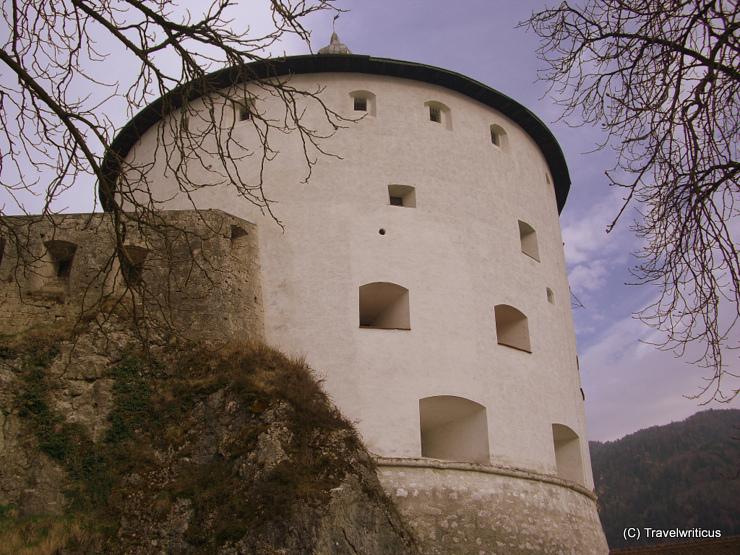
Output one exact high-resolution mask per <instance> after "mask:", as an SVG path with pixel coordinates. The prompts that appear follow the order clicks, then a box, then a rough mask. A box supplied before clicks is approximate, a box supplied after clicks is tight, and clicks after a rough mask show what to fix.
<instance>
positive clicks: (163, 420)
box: [0, 336, 372, 553]
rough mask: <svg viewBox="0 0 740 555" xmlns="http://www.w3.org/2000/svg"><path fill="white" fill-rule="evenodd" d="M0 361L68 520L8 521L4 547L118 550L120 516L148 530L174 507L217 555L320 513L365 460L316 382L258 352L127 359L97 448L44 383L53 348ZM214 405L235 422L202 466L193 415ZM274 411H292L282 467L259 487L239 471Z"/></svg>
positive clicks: (0, 352) (18, 350)
mask: <svg viewBox="0 0 740 555" xmlns="http://www.w3.org/2000/svg"><path fill="white" fill-rule="evenodd" d="M0 356H3V357H4V358H9V357H11V356H13V357H16V360H20V361H21V363H20V365H19V368H18V385H19V387H18V391H17V394H16V401H17V403H16V410H17V411H18V414H19V415H20V416H21V417H22V418H23V420H24V421H25V422H26V423H27V425H28V426H29V429H30V430H31V431H32V433H33V435H34V436H35V438H36V440H37V443H38V448H39V450H40V451H42V452H43V453H44V454H45V455H46V456H48V457H50V458H51V459H52V460H54V461H56V462H57V463H58V464H59V465H61V466H62V468H64V469H65V470H66V473H67V476H68V478H69V484H68V486H69V487H68V488H67V490H66V492H65V493H66V496H67V498H68V502H69V509H70V510H69V513H68V516H67V518H64V519H61V518H60V517H52V516H45V517H39V518H40V520H37V521H36V524H29V521H27V520H24V519H21V518H19V517H17V515H16V516H15V517H12V516H11V517H8V516H7V515H6V516H5V518H4V520H3V521H2V522H3V524H2V527H1V528H0V542H2V543H3V544H5V545H11V544H12V545H15V544H13V543H12V542H13V541H16V540H15V539H14V538H22V537H26V538H27V539H28V538H30V537H31V536H33V537H34V538H36V539H34V540H33V541H35V542H36V544H37V545H41V543H39V542H41V541H47V539H48V542H51V543H49V545H52V544H53V543H54V542H57V543H59V542H62V544H61V545H67V544H69V545H72V544H74V543H75V542H77V543H79V542H82V541H85V542H88V543H94V542H96V541H105V539H106V538H108V539H112V538H115V537H116V534H117V532H118V529H119V526H120V522H121V517H122V514H123V513H124V512H125V511H127V510H130V508H131V503H132V501H131V499H133V498H134V497H135V496H139V497H138V499H139V502H140V503H141V508H142V510H147V511H149V512H151V513H152V514H151V519H152V520H153V521H157V520H159V521H162V520H163V519H165V518H166V517H167V515H168V514H171V511H172V509H173V506H174V505H175V503H176V502H177V501H178V500H183V499H184V500H187V501H188V502H189V503H190V504H191V507H192V510H193V515H192V517H191V519H190V526H189V527H188V530H187V533H186V535H185V537H186V540H187V541H188V543H190V544H191V545H193V546H199V547H200V548H201V549H203V550H206V551H208V550H213V549H215V548H217V547H218V546H220V545H223V544H224V543H226V542H230V541H235V540H238V539H240V538H242V537H244V536H245V535H248V534H259V532H260V530H261V529H262V526H263V525H264V524H265V523H268V522H269V523H272V524H273V525H275V526H278V527H279V525H280V523H281V522H287V519H288V518H289V517H290V514H291V511H292V510H293V508H294V507H295V506H297V504H299V503H300V504H302V505H304V506H306V505H307V506H313V507H320V506H322V504H324V503H326V502H327V501H328V499H329V498H330V490H331V489H332V488H334V487H336V486H338V485H339V484H340V483H341V481H342V479H343V478H344V476H345V475H346V473H347V472H348V471H349V470H350V467H351V465H352V464H353V461H351V460H349V457H348V456H347V454H348V453H353V452H357V451H359V450H361V449H362V447H361V444H360V442H359V439H358V437H357V434H356V432H355V431H354V429H353V428H352V426H351V425H350V424H349V423H348V422H347V421H346V420H345V419H344V418H343V417H342V416H341V415H340V414H339V412H338V411H337V410H336V409H334V408H333V407H332V405H331V404H330V403H329V401H328V399H327V397H326V395H325V394H324V392H323V391H322V389H321V386H320V384H319V382H318V381H317V380H316V379H315V377H314V375H313V373H312V371H311V370H310V369H309V368H308V367H307V366H306V365H305V364H304V363H303V362H301V361H295V360H289V359H287V358H286V357H285V356H283V355H282V354H280V353H278V352H276V351H274V350H271V349H269V348H267V347H264V346H257V345H253V346H227V347H224V348H222V349H221V350H219V351H217V352H213V351H207V350H204V349H200V348H196V347H192V346H191V347H188V348H187V349H183V350H180V351H179V352H177V353H172V352H170V353H168V354H167V355H165V356H164V357H163V359H162V360H160V361H153V360H152V359H151V358H149V357H145V356H144V355H143V354H142V353H140V352H137V351H135V350H131V351H129V352H128V353H127V354H126V355H125V356H124V357H123V358H122V359H121V360H120V361H119V362H118V363H117V364H116V365H115V366H113V367H112V368H111V369H110V371H109V376H108V377H109V378H111V379H112V380H113V386H112V392H113V404H112V408H111V411H110V413H109V415H108V430H107V432H106V433H105V435H104V437H103V438H102V440H100V441H98V442H95V441H93V440H92V439H91V436H90V434H89V433H88V431H87V430H86V429H85V427H84V426H82V425H81V424H78V423H73V422H69V421H67V420H66V419H65V418H64V417H63V415H62V414H60V413H59V411H57V410H55V408H54V407H53V403H52V401H51V394H52V389H53V387H55V382H54V380H53V379H52V378H51V377H50V376H49V375H48V368H49V366H50V364H51V363H52V361H53V360H54V359H55V357H57V356H58V348H57V343H56V342H55V341H54V339H53V337H51V336H49V337H46V338H45V339H44V341H43V342H39V341H38V336H34V340H33V343H25V344H23V342H20V343H18V342H16V343H15V344H12V345H7V344H6V346H5V347H2V346H0ZM218 396H221V397H222V398H223V399H224V406H230V405H228V403H234V404H235V405H234V406H235V407H237V408H236V409H235V410H237V411H238V412H239V414H240V416H239V418H237V419H235V422H236V423H235V424H234V426H235V429H234V430H233V434H232V435H231V438H232V439H231V441H229V442H226V443H225V444H223V445H220V446H219V449H218V452H217V453H216V454H215V455H212V456H209V457H208V458H207V460H203V461H199V462H198V461H197V459H198V456H199V452H198V450H199V449H201V448H202V446H199V443H198V441H199V438H198V437H197V436H198V429H200V428H203V425H204V424H203V418H202V417H201V416H198V414H202V409H203V407H205V406H208V404H209V403H213V399H214V398H216V397H218ZM278 406H284V407H288V409H289V410H288V417H287V422H286V426H287V428H288V430H289V431H290V436H291V438H292V440H291V441H290V442H289V445H287V446H286V451H287V458H286V459H285V460H283V461H282V462H280V463H279V464H277V465H276V466H275V467H274V468H272V469H271V470H270V471H269V472H268V473H266V474H265V475H264V476H262V477H261V478H260V479H259V480H250V476H249V475H247V476H245V475H244V473H243V472H242V471H241V470H240V468H242V469H243V467H244V461H248V460H249V459H250V456H252V454H253V452H254V450H255V448H256V445H257V441H258V438H259V436H260V434H261V433H262V432H264V431H265V429H266V426H267V424H266V422H265V415H266V414H267V411H268V410H270V409H275V408H276V407H278ZM222 408H223V407H221V409H222ZM221 409H218V410H221ZM199 410H201V413H199ZM220 416H221V415H220ZM337 431H338V432H340V433H338V434H334V436H332V437H339V438H340V439H341V443H342V444H341V445H338V446H332V447H331V448H327V446H326V445H325V442H326V438H327V437H329V434H330V432H337ZM167 453H177V454H178V455H177V456H178V457H179V458H178V461H177V463H176V464H175V465H174V466H173V467H172V468H173V469H174V470H173V471H172V472H171V474H172V476H170V477H169V478H168V479H167V480H166V481H165V482H163V481H162V480H159V479H157V478H156V477H157V476H159V474H158V472H160V471H161V470H162V459H163V457H164V456H165V455H166V454H167ZM364 464H372V463H371V462H370V461H369V460H367V461H365V462H364ZM132 476H137V477H138V481H132V480H131V479H130V478H131V477H132ZM127 503H128V505H127ZM127 507H128V508H127ZM44 519H46V520H44ZM39 523H41V524H39ZM93 523H94V524H93ZM29 526H30V527H29ZM34 534H35V535H34ZM44 538H46V539H44ZM54 538H56V539H54ZM64 542H67V543H64ZM49 549H51V548H49ZM19 552H21V551H19ZM38 552H40V553H43V552H44V551H43V550H41V548H39V551H38ZM49 552H54V550H53V549H52V550H51V551H49Z"/></svg>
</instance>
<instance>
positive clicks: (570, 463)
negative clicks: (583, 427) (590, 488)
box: [552, 424, 583, 484]
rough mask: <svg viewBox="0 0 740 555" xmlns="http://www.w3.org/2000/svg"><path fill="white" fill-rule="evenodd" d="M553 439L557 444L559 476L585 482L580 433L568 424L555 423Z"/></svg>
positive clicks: (556, 455) (556, 461)
mask: <svg viewBox="0 0 740 555" xmlns="http://www.w3.org/2000/svg"><path fill="white" fill-rule="evenodd" d="M552 441H553V444H554V446H555V465H556V467H557V473H558V476H559V477H560V478H563V479H565V480H570V481H572V482H577V483H579V484H583V461H582V460H581V442H580V441H579V439H578V434H576V433H575V432H574V431H573V430H571V429H570V428H569V427H568V426H564V425H562V424H553V425H552Z"/></svg>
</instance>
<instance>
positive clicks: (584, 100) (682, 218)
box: [520, 0, 740, 402]
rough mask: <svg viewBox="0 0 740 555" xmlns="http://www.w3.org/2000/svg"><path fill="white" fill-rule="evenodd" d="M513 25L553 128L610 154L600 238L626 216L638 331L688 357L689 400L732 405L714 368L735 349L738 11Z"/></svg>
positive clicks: (608, 11)
mask: <svg viewBox="0 0 740 555" xmlns="http://www.w3.org/2000/svg"><path fill="white" fill-rule="evenodd" d="M520 25H522V26H525V27H527V28H528V29H530V30H532V31H534V32H535V34H537V36H538V37H539V38H540V39H541V45H540V48H539V50H538V54H539V56H540V59H541V60H543V61H544V62H545V69H544V70H543V71H542V73H541V75H540V77H541V79H543V80H546V81H548V82H549V84H550V85H549V86H550V89H549V92H550V93H552V94H553V96H554V98H555V99H556V101H557V102H558V104H559V105H560V106H561V107H562V109H563V111H562V118H563V119H566V120H568V119H569V118H571V116H576V119H579V120H580V121H581V122H585V123H588V124H599V125H600V126H601V128H602V129H604V130H605V132H606V133H607V135H608V139H607V141H606V142H605V143H604V144H603V145H602V147H603V146H606V145H607V144H610V145H612V146H614V147H615V149H616V151H617V153H618V162H617V166H616V168H615V169H614V170H613V171H612V172H609V173H607V176H608V178H609V180H610V182H611V184H612V185H614V186H618V187H621V188H624V189H625V191H626V195H625V201H624V204H623V205H622V206H621V208H620V209H619V210H618V212H617V214H616V215H615V218H614V220H613V221H612V222H611V224H610V225H609V226H608V231H610V230H611V229H612V228H613V227H614V226H615V225H616V224H617V222H618V220H619V219H620V218H621V217H622V216H623V215H624V213H625V210H626V208H627V207H628V206H633V207H634V208H636V209H637V211H638V212H639V214H640V216H639V217H638V218H637V219H636V221H635V222H633V224H632V229H633V230H634V231H635V233H636V235H637V236H638V237H639V238H640V239H641V240H642V246H641V250H640V251H639V252H638V253H637V256H638V257H639V263H638V264H637V266H636V267H635V268H633V274H634V276H635V277H636V282H637V283H639V284H652V285H656V286H657V289H658V291H659V294H658V297H657V299H656V300H655V301H654V302H653V303H651V304H650V305H649V306H647V307H645V308H644V309H643V310H641V311H640V312H639V313H638V316H639V318H641V319H642V320H643V321H644V322H646V323H647V324H648V325H650V326H653V327H655V328H657V329H658V330H661V331H662V332H663V333H664V340H662V341H661V342H659V343H658V347H660V348H661V349H668V350H672V351H674V353H675V354H676V355H677V356H683V355H685V354H686V352H687V348H688V347H689V346H690V345H694V346H698V348H699V351H700V354H699V356H698V357H694V358H693V359H692V362H694V363H696V364H698V365H700V366H702V367H707V368H709V369H710V375H709V376H708V378H707V382H706V384H705V386H704V387H703V388H702V391H701V393H700V394H699V395H697V396H695V397H696V398H700V397H705V398H706V402H709V401H710V400H712V399H715V400H718V401H725V402H727V401H730V400H732V399H734V398H735V397H736V396H737V395H738V392H739V391H740V390H738V389H737V386H736V385H735V386H732V385H729V386H728V384H727V383H725V382H726V380H727V379H731V378H737V376H734V375H733V374H731V373H730V372H729V371H728V370H727V368H726V364H725V361H723V356H724V355H726V350H727V349H733V348H737V347H738V346H740V342H738V340H737V335H735V336H733V335H732V332H733V330H734V329H735V326H736V324H737V322H738V319H740V289H739V288H738V283H739V281H740V263H739V262H738V255H737V250H736V246H735V245H736V240H735V239H736V234H737V220H736V219H734V218H736V217H737V208H736V202H737V200H738V193H740V189H739V188H738V175H739V174H740V161H738V144H740V141H739V139H740V105H739V103H740V100H739V99H740V71H738V67H740V33H739V32H738V31H740V17H739V16H738V6H737V2H735V1H733V0H669V1H663V0H584V2H582V3H580V4H579V5H578V6H571V5H570V4H568V3H567V2H563V3H561V4H560V5H559V6H558V7H556V8H552V9H546V10H543V11H540V12H538V13H534V14H533V15H532V17H531V18H530V19H529V20H527V21H525V22H523V23H522V24H520ZM623 176H626V177H623ZM733 221H734V225H735V227H734V228H733V227H732V226H733Z"/></svg>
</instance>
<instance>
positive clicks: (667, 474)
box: [590, 409, 740, 547]
mask: <svg viewBox="0 0 740 555" xmlns="http://www.w3.org/2000/svg"><path fill="white" fill-rule="evenodd" d="M590 448H591V460H592V465H593V473H594V481H595V483H596V493H597V495H598V496H599V514H600V516H601V520H602V523H603V525H604V530H605V531H606V537H607V540H608V541H609V546H610V547H621V546H628V545H629V546H634V545H635V544H636V543H637V542H635V541H630V542H625V540H624V539H623V537H622V531H623V529H624V528H625V527H638V528H641V529H642V528H643V527H651V528H666V529H674V528H678V529H688V528H697V527H698V528H706V529H711V530H717V529H718V530H721V532H722V536H723V537H725V536H729V535H732V534H740V410H737V409H725V410H707V411H703V412H699V413H697V414H695V415H693V416H691V417H689V418H687V419H686V420H684V421H682V422H674V423H671V424H668V425H666V426H654V427H652V428H646V429H644V430H640V431H638V432H635V433H634V434H630V435H628V436H625V437H623V438H621V439H619V440H617V441H608V442H603V443H602V442H599V441H592V442H590ZM639 543H642V544H649V543H660V540H655V539H653V540H646V539H645V538H644V537H643V538H642V540H641V541H640V542H639Z"/></svg>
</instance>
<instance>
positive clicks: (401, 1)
mask: <svg viewBox="0 0 740 555" xmlns="http://www.w3.org/2000/svg"><path fill="white" fill-rule="evenodd" d="M183 3H185V4H187V2H183ZM550 3H552V2H550ZM190 4H191V5H193V6H198V5H199V4H200V3H199V2H195V1H193V2H190ZM338 5H339V6H340V7H342V8H344V9H347V10H348V12H347V13H344V14H343V15H342V16H341V17H340V18H339V20H338V21H337V23H336V29H337V32H338V33H339V35H340V37H341V39H342V41H343V42H345V43H346V44H347V45H348V46H349V48H350V49H351V50H352V51H353V52H354V53H356V54H369V55H373V56H380V57H387V58H396V59H402V60H410V61H415V62H421V63H425V64H430V65H434V66H439V67H443V68H446V69H450V70H453V71H456V72H459V73H462V74H465V75H468V76H470V77H472V78H474V79H476V80H478V81H481V82H483V83H485V84H487V85H489V86H491V87H493V88H495V89H498V90H499V91H501V92H503V93H505V94H507V95H509V96H511V97H513V98H514V99H516V100H518V101H519V102H520V103H522V104H524V105H525V106H527V107H528V108H529V109H530V110H532V111H533V112H534V113H535V114H537V115H538V116H539V117H540V118H541V119H542V120H543V121H545V123H547V124H549V125H550V126H551V129H552V130H553V132H554V133H555V136H556V137H557V139H558V140H559V142H560V145H561V146H562V148H563V151H564V153H565V156H566V159H567V161H568V165H569V168H570V172H571V178H572V182H573V185H572V188H571V193H570V196H569V198H568V202H567V204H566V206H565V209H564V210H563V213H562V215H561V221H562V227H563V239H564V241H565V249H566V257H567V260H568V268H569V276H570V283H571V287H572V289H573V291H574V293H575V294H576V295H577V297H578V298H579V299H580V301H581V302H582V304H583V305H584V307H583V308H579V309H577V310H575V312H574V317H575V322H576V331H577V335H578V348H579V352H580V361H581V374H582V380H583V388H584V390H585V393H586V412H587V419H588V427H589V436H590V439H598V440H612V439H616V438H618V437H621V436H623V435H625V434H627V433H631V432H633V431H636V430H638V429H640V428H643V427H647V426H652V425H658V424H665V423H668V422H671V421H675V420H681V419H683V418H685V417H686V416H689V415H690V414H693V413H694V412H696V411H697V410H700V409H702V408H706V407H700V406H698V402H697V401H696V400H691V399H687V398H686V396H687V395H691V394H694V393H696V392H697V391H698V390H699V388H700V386H701V385H702V376H703V370H702V369H700V368H697V367H695V366H691V365H689V364H687V363H686V362H685V361H683V360H677V359H675V358H673V356H672V355H671V354H670V353H664V352H659V351H657V350H656V349H655V348H654V347H652V346H650V345H646V344H645V343H642V342H641V340H643V341H644V340H651V339H652V340H655V339H656V336H655V335H654V332H653V331H652V330H650V329H649V328H646V327H645V326H644V325H643V324H641V323H640V322H639V321H636V320H634V319H633V318H632V313H633V312H634V311H635V310H637V309H639V308H641V307H642V306H645V304H646V303H647V302H649V300H650V299H651V298H654V296H655V293H656V291H655V290H652V289H650V288H648V287H646V286H643V287H635V286H629V285H625V283H626V282H629V281H630V275H629V272H628V268H629V267H630V265H631V264H633V263H634V260H633V259H632V257H631V254H630V253H631V252H633V251H634V250H635V249H636V248H637V246H638V245H637V243H636V241H635V239H634V238H633V236H632V234H631V232H630V231H629V229H628V224H629V221H630V218H629V217H627V218H625V219H624V220H623V221H622V223H621V225H620V226H619V227H618V228H617V229H616V230H615V231H613V232H612V233H611V234H609V235H608V236H607V234H606V233H605V228H606V225H607V224H608V223H609V222H610V221H611V218H612V217H613V216H614V215H615V213H616V211H617V209H618V208H619V206H620V192H619V191H615V190H613V189H610V188H609V187H608V186H607V181H606V178H605V177H604V171H605V170H607V169H610V168H611V167H612V166H613V164H614V156H613V154H612V153H611V152H610V151H604V150H602V151H599V152H593V151H594V146H595V145H596V144H597V143H598V142H599V140H600V139H601V136H600V134H599V132H598V130H596V129H592V128H583V127H581V128H572V127H569V126H568V125H565V124H564V123H557V122H555V120H556V119H557V117H558V115H559V112H558V109H557V106H556V105H555V103H554V102H553V100H552V98H549V97H546V96H544V95H545V90H546V84H545V83H542V82H537V81H536V74H537V69H538V67H540V64H539V62H538V60H537V58H536V55H535V49H536V48H537V41H536V38H535V37H534V36H533V35H532V34H531V33H526V32H525V31H524V30H523V29H517V28H516V25H517V22H519V21H522V20H524V19H526V18H527V17H528V16H529V15H530V13H531V12H532V11H533V10H538V9H541V8H542V7H544V6H545V2H536V1H529V0H518V1H513V0H511V1H504V0H497V1H492V0H466V2H447V1H441V0H395V1H390V0H373V1H372V2H360V1H354V2H353V1H350V0H339V4H338ZM264 6H265V2H264V1H263V0H242V2H241V4H240V7H239V9H237V10H235V11H234V12H232V16H233V17H234V19H235V21H234V27H235V28H243V27H245V26H246V25H251V26H252V28H253V30H261V29H264V28H266V26H267V25H268V24H269V19H268V17H267V15H268V14H267V11H266V10H265V9H264ZM308 24H309V27H310V29H311V30H312V47H313V50H314V51H316V50H318V49H319V48H320V47H322V46H324V45H325V44H326V43H328V39H329V36H330V34H331V29H332V18H331V16H327V15H323V14H320V15H317V16H315V17H313V19H311V20H309V22H308ZM0 31H2V29H0ZM4 34H5V33H2V35H4ZM0 38H4V37H1V36H0ZM273 52H274V53H276V54H279V53H282V52H285V53H287V54H305V53H307V52H308V47H307V46H306V45H305V44H303V43H300V42H299V41H298V40H295V39H288V40H285V41H283V42H282V43H281V44H280V45H279V46H278V47H276V48H275V49H273ZM116 68H117V71H121V68H120V66H119V65H116ZM0 78H3V77H2V73H0ZM114 112H115V111H113V112H112V113H111V114H110V117H111V119H112V120H113V122H114V124H115V125H117V126H121V125H123V124H124V123H125V120H126V117H125V114H124V113H123V112H122V113H120V114H116V113H114ZM93 189H94V183H92V182H91V183H81V184H80V186H79V188H78V189H77V190H76V191H75V193H74V194H73V195H72V196H67V197H66V199H65V202H66V204H65V207H66V209H67V210H68V211H74V212H80V211H87V210H89V209H90V207H91V206H92V202H93V200H92V199H93V198H94V197H93V196H92V195H91V191H92V190H93ZM5 200H7V199H3V198H0V202H5ZM31 204H32V203H31ZM7 208H8V205H7V204H6V209H7ZM11 211H12V210H11ZM727 358H728V359H729V360H730V362H731V365H732V368H734V369H735V372H736V373H740V365H739V364H738V358H737V355H729V354H728V356H727ZM726 406H727V405H717V404H710V405H708V407H718V408H722V407H726ZM732 406H733V407H737V406H740V401H736V402H735V403H734V404H733V405H732Z"/></svg>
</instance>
